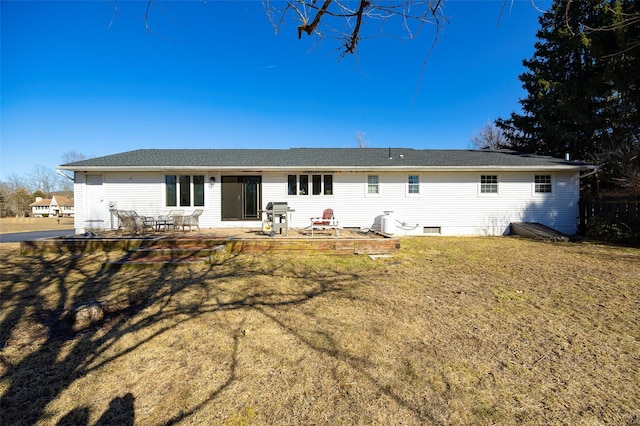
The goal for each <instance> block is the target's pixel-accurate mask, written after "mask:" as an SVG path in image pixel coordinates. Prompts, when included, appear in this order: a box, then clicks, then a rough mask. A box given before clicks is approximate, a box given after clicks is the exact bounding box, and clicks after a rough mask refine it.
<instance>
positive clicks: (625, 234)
mask: <svg viewBox="0 0 640 426" xmlns="http://www.w3.org/2000/svg"><path fill="white" fill-rule="evenodd" d="M639 225H640V220H638V219H637V218H615V217H593V218H591V219H590V220H589V224H588V226H587V236H588V237H589V238H594V239H596V240H602V241H608V242H613V243H627V244H629V243H631V244H637V243H638V242H639V240H640V229H639V228H640V226H639Z"/></svg>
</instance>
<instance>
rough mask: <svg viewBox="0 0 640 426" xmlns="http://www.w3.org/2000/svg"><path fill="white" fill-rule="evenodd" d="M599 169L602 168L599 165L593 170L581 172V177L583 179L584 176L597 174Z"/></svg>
mask: <svg viewBox="0 0 640 426" xmlns="http://www.w3.org/2000/svg"><path fill="white" fill-rule="evenodd" d="M599 170H600V168H599V167H598V166H595V167H594V168H593V169H592V170H591V171H588V172H586V173H584V174H581V175H580V176H579V178H580V179H582V178H586V177H587V176H591V175H595V174H596V173H598V171H599Z"/></svg>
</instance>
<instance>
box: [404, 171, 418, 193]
mask: <svg viewBox="0 0 640 426" xmlns="http://www.w3.org/2000/svg"><path fill="white" fill-rule="evenodd" d="M407 193H409V194H419V193H420V176H418V175H409V176H408V177H407Z"/></svg>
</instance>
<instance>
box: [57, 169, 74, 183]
mask: <svg viewBox="0 0 640 426" xmlns="http://www.w3.org/2000/svg"><path fill="white" fill-rule="evenodd" d="M56 173H57V174H59V175H60V176H62V177H63V178H67V179H69V180H70V181H71V182H75V181H76V180H75V179H74V178H72V177H71V176H69V175H68V174H66V173H62V171H61V170H60V169H56Z"/></svg>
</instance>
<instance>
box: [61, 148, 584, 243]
mask: <svg viewBox="0 0 640 426" xmlns="http://www.w3.org/2000/svg"><path fill="white" fill-rule="evenodd" d="M60 168H61V169H64V170H67V171H71V172H73V174H74V181H75V184H74V192H75V230H76V232H77V233H83V232H85V231H87V230H102V229H114V228H116V227H117V219H116V218H115V217H114V216H113V215H112V214H111V213H110V209H114V208H115V209H122V210H135V211H136V212H137V213H138V214H140V215H144V216H159V215H166V214H168V213H169V212H170V211H171V210H175V209H182V210H184V211H185V213H186V214H188V213H190V212H192V211H193V210H195V209H203V210H204V212H203V214H202V215H201V216H200V227H201V228H256V229H260V228H261V226H262V220H263V218H262V210H263V209H264V208H265V206H266V205H267V204H268V203H269V202H287V203H288V206H289V207H290V208H291V209H292V210H293V211H292V212H291V213H290V217H289V226H290V227H293V228H305V227H308V226H309V225H310V218H311V217H317V216H320V215H322V212H323V210H324V209H326V208H332V209H333V210H334V212H335V217H336V219H337V220H338V222H339V225H340V227H342V228H373V229H376V227H377V228H378V229H380V226H381V225H380V224H381V223H386V224H387V229H385V231H389V230H390V231H392V232H393V233H394V234H395V235H425V234H426V235H433V234H436V235H504V234H507V233H508V232H509V224H510V223H511V222H538V223H542V224H544V225H546V226H549V227H551V228H554V229H556V230H558V231H560V232H563V233H566V234H574V233H576V231H577V224H578V219H577V216H578V200H579V194H580V178H581V176H585V175H587V174H591V173H592V172H594V171H595V168H594V166H592V165H588V164H585V163H581V162H577V161H568V160H565V159H558V158H551V157H545V156H538V155H532V154H522V153H517V152H513V151H489V150H481V151H478V150H415V149H409V148H391V149H386V148H292V149H251V150H249V149H141V150H135V151H128V152H123V153H119V154H114V155H108V156H104V157H99V158H93V159H89V160H83V161H78V162H74V163H69V164H64V165H62V166H60ZM390 212H391V213H390ZM385 214H387V215H388V217H387V218H383V215H385ZM391 218H393V219H391ZM381 219H382V220H381ZM390 223H393V227H391V228H389V226H388V225H389V224H390Z"/></svg>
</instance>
